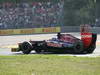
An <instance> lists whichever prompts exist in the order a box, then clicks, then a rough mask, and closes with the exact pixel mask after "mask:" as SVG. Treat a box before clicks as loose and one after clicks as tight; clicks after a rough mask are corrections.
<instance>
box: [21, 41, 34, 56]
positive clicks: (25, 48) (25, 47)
mask: <svg viewBox="0 0 100 75" xmlns="http://www.w3.org/2000/svg"><path fill="white" fill-rule="evenodd" d="M21 49H22V52H23V53H24V54H29V53H30V52H31V49H32V46H31V44H29V43H28V42H23V43H22V44H21Z"/></svg>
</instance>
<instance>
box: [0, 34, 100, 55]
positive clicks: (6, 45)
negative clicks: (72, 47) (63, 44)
mask: <svg viewBox="0 0 100 75" xmlns="http://www.w3.org/2000/svg"><path fill="white" fill-rule="evenodd" d="M69 34H72V35H74V36H75V37H78V38H80V34H79V33H69ZM52 37H56V34H34V35H10V36H0V55H23V53H22V52H21V51H20V52H11V48H16V47H17V44H18V43H20V42H23V41H29V40H48V39H50V38H52ZM30 54H35V52H34V51H32V52H31V53H30ZM58 56H79V57H99V56H100V34H98V36H97V42H96V49H95V51H94V52H93V53H92V54H82V55H80V54H79V55H78V54H58Z"/></svg>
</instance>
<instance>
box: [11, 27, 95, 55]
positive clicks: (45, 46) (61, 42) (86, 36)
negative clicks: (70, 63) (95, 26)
mask: <svg viewBox="0 0 100 75" xmlns="http://www.w3.org/2000/svg"><path fill="white" fill-rule="evenodd" d="M96 39H97V34H94V33H91V32H90V26H88V25H82V26H81V39H79V38H77V37H74V36H73V35H71V34H62V33H58V34H57V38H51V39H49V40H43V41H32V40H31V41H29V42H27V41H25V42H22V43H19V44H18V48H12V49H11V51H12V52H18V51H22V52H23V53H24V54H29V53H30V52H31V51H32V50H34V51H35V52H36V53H41V52H42V53H43V52H54V53H75V54H82V53H92V52H93V51H94V49H95V48H96Z"/></svg>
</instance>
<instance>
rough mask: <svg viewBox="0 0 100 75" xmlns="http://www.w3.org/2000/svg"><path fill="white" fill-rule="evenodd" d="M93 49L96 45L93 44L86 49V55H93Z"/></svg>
mask: <svg viewBox="0 0 100 75" xmlns="http://www.w3.org/2000/svg"><path fill="white" fill-rule="evenodd" d="M95 48H96V45H95V44H93V45H91V46H90V47H89V48H88V51H87V53H93V51H94V50H95Z"/></svg>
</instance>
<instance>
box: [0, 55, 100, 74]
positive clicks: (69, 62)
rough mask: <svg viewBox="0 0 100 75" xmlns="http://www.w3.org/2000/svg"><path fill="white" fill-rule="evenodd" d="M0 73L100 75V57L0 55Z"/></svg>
mask: <svg viewBox="0 0 100 75" xmlns="http://www.w3.org/2000/svg"><path fill="white" fill-rule="evenodd" d="M0 75H100V57H96V58H88V57H72V56H57V55H53V54H51V55H43V54H40V55H38V54H34V55H15V56H0Z"/></svg>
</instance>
